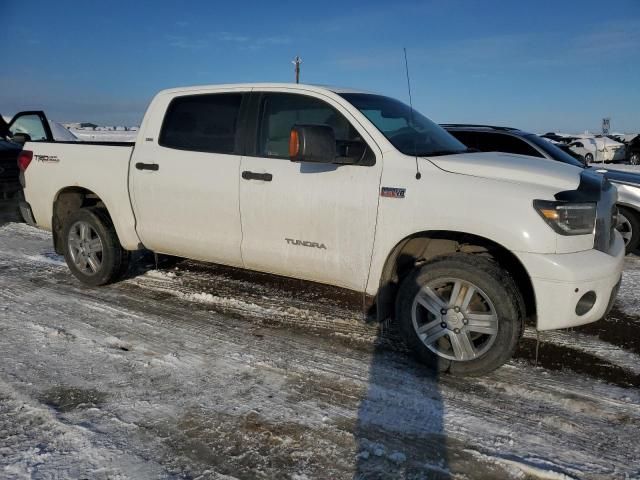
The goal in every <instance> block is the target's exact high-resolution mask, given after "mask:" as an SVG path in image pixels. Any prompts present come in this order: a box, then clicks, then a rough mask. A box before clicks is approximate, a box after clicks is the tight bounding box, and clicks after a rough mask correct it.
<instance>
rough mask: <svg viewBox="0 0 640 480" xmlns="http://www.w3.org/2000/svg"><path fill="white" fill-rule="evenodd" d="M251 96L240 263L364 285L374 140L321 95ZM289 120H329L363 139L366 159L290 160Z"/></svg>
mask: <svg viewBox="0 0 640 480" xmlns="http://www.w3.org/2000/svg"><path fill="white" fill-rule="evenodd" d="M252 97H253V99H252V111H253V112H254V116H252V118H255V119H256V120H257V126H256V128H254V129H253V130H252V132H253V138H250V145H249V147H248V152H249V155H247V156H244V157H243V158H242V168H241V170H242V174H241V180H240V207H241V208H240V210H241V213H242V232H243V241H242V255H243V259H244V263H245V266H246V267H247V268H251V269H255V270H261V271H266V272H271V273H277V274H281V275H286V276H291V277H296V278H302V279H306V280H313V281H317V282H322V283H328V284H333V285H338V286H341V287H346V288H350V289H353V290H359V291H362V290H364V285H365V282H366V278H367V275H368V272H369V265H370V260H371V252H372V249H373V240H374V234H375V225H376V215H377V207H378V190H379V185H380V175H381V172H382V158H381V155H380V152H379V150H378V149H377V146H376V145H375V143H373V140H372V139H371V138H370V137H368V135H367V134H366V131H365V130H364V129H362V127H361V126H360V125H359V124H358V123H357V122H356V121H354V120H355V119H354V118H353V117H351V116H350V114H349V112H347V111H346V110H344V108H343V107H342V106H341V105H340V104H339V103H338V102H335V101H333V100H332V99H330V98H327V97H325V96H323V95H321V94H312V93H309V94H308V95H307V94H305V95H302V94H300V93H293V92H289V93H286V92H283V91H281V92H264V93H255V94H253V96H252ZM296 124H322V125H329V126H331V127H332V128H333V130H334V132H335V135H336V139H337V140H344V141H360V140H364V141H365V143H367V145H368V146H369V148H370V150H371V152H370V153H371V155H370V156H368V158H369V159H370V161H369V162H368V163H367V164H366V165H365V164H358V165H335V164H312V163H293V162H291V161H290V160H289V157H288V152H289V134H290V131H291V128H292V127H293V126H294V125H296ZM374 152H375V153H374ZM376 155H377V158H376Z"/></svg>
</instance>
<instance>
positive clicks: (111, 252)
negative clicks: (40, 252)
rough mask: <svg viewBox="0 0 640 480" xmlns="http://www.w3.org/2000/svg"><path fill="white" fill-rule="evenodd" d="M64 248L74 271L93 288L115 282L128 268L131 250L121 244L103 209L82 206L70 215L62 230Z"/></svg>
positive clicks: (68, 262)
mask: <svg viewBox="0 0 640 480" xmlns="http://www.w3.org/2000/svg"><path fill="white" fill-rule="evenodd" d="M62 248H63V253H64V258H65V260H66V262H67V265H68V267H69V270H71V273H72V274H73V275H74V276H75V277H76V278H77V279H78V280H80V281H81V282H82V283H84V284H86V285H90V286H92V287H96V286H99V285H106V284H108V283H111V282H114V281H116V280H117V279H118V278H120V277H121V276H122V275H123V274H124V273H125V272H126V271H127V269H128V265H129V252H128V251H126V250H124V249H123V248H122V246H121V245H120V241H119V240H118V235H117V234H116V231H115V228H114V226H113V223H112V222H111V219H110V218H109V215H108V214H107V212H106V211H105V210H104V209H100V208H82V209H80V210H77V211H75V212H73V213H72V214H71V215H69V217H68V218H67V219H66V220H65V222H64V225H63V229H62ZM90 259H91V260H90Z"/></svg>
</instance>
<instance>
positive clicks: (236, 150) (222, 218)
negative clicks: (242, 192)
mask: <svg viewBox="0 0 640 480" xmlns="http://www.w3.org/2000/svg"><path fill="white" fill-rule="evenodd" d="M246 98H247V94H246V92H244V91H238V90H233V89H231V90H228V91H223V92H219V93H205V94H197V95H193V94H191V95H182V96H175V97H169V96H167V98H161V99H159V100H157V101H156V102H154V105H152V107H150V108H152V109H153V110H151V111H150V112H149V113H148V115H149V116H150V118H151V119H150V120H149V123H148V124H147V125H145V126H144V129H145V130H144V132H141V134H140V138H139V141H138V144H137V146H136V149H135V150H134V153H133V159H132V162H131V163H132V165H131V170H130V171H131V180H130V181H131V192H132V201H133V207H134V212H135V215H136V223H137V224H136V230H137V232H138V235H139V236H140V239H141V240H142V242H143V244H144V245H145V247H147V248H149V249H151V250H153V251H156V252H159V253H165V254H171V255H177V256H184V257H189V258H193V259H198V260H204V261H211V262H217V263H223V264H227V265H233V266H242V257H241V254H240V243H241V230H240V206H239V192H238V179H239V176H240V159H241V156H240V153H241V152H240V147H241V143H240V141H239V132H240V126H241V122H242V120H241V117H242V111H243V105H244V102H245V101H246ZM155 112H158V113H155ZM161 112H166V114H165V115H164V119H163V115H162V113H161Z"/></svg>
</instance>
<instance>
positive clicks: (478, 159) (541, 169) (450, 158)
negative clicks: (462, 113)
mask: <svg viewBox="0 0 640 480" xmlns="http://www.w3.org/2000/svg"><path fill="white" fill-rule="evenodd" d="M427 160H429V161H431V162H432V163H433V164H435V165H436V166H437V167H438V168H441V169H442V170H445V171H447V172H451V173H459V174H462V175H472V176H474V177H482V178H491V179H495V180H503V181H507V182H516V183H530V184H537V185H544V186H549V187H554V188H557V189H558V190H571V189H574V188H576V187H577V186H578V184H579V183H580V173H581V172H582V171H583V169H582V168H580V167H575V166H573V165H568V164H566V163H562V162H556V161H555V160H548V159H546V158H535V157H528V156H526V155H513V154H510V153H499V152H487V153H466V154H459V155H446V156H441V157H429V158H427Z"/></svg>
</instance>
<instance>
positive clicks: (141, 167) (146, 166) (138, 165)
mask: <svg viewBox="0 0 640 480" xmlns="http://www.w3.org/2000/svg"><path fill="white" fill-rule="evenodd" d="M136 168H137V169H138V170H151V171H153V172H157V171H158V170H159V169H160V165H158V164H157V163H142V162H138V163H136Z"/></svg>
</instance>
